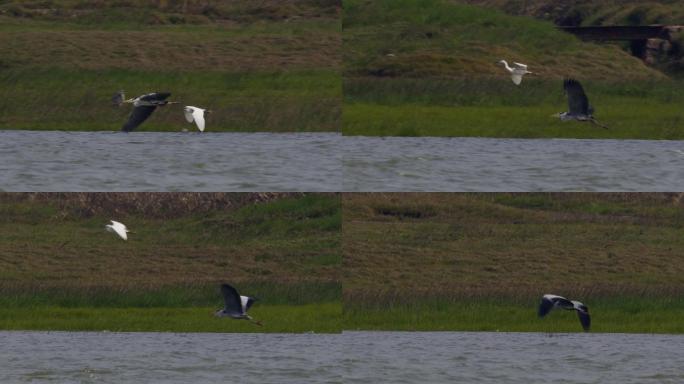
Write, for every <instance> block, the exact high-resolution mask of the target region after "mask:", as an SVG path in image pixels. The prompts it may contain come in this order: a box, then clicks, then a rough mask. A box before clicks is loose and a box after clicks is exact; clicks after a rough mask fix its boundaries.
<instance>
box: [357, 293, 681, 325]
mask: <svg viewBox="0 0 684 384" xmlns="http://www.w3.org/2000/svg"><path fill="white" fill-rule="evenodd" d="M540 297H541V296H540ZM537 300H538V299H537V298H530V299H529V300H527V301H525V302H515V301H511V300H498V301H497V300H492V299H483V300H457V299H452V300H448V301H447V300H444V301H443V302H439V301H438V300H433V302H429V301H430V300H429V299H428V302H429V303H427V304H416V305H401V304H400V305H396V306H384V305H379V306H378V307H370V308H364V307H359V306H354V305H353V304H352V305H347V304H345V308H344V327H345V329H353V330H383V331H384V330H393V331H496V332H582V328H581V326H580V324H579V321H578V319H577V315H576V314H575V312H574V311H563V310H556V311H552V312H551V313H550V314H549V315H548V316H547V317H546V318H544V319H539V318H537V307H536V306H537V305H538V301H537ZM583 303H584V304H586V305H587V306H588V307H589V311H590V313H591V316H592V327H591V331H592V332H620V333H622V332H625V333H684V324H683V323H682V321H681V319H682V316H684V301H682V300H681V299H663V298H656V299H654V298H640V297H618V298H599V299H592V298H590V297H589V298H586V299H583Z"/></svg>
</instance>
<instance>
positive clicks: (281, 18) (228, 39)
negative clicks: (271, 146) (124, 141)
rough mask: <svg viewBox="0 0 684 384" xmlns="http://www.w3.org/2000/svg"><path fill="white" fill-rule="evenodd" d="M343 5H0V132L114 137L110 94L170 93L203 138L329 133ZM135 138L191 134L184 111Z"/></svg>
mask: <svg viewBox="0 0 684 384" xmlns="http://www.w3.org/2000/svg"><path fill="white" fill-rule="evenodd" d="M339 14H340V5H339V4H338V3H335V2H330V1H306V0H302V1H285V2H276V1H259V2H251V1H235V2H219V1H213V2H212V1H185V2H184V1H154V2H152V1H149V2H130V1H120V2H116V1H114V2H102V1H71V2H70V1H59V2H57V1H54V2H51V1H47V2H46V1H39V2H38V1H35V2H31V1H28V2H7V1H5V2H2V3H0V128H5V129H64V130H118V129H119V128H120V127H121V125H122V124H123V121H125V119H126V116H127V114H128V112H129V109H128V108H112V107H111V105H110V101H109V100H110V97H111V95H112V94H113V93H114V92H116V91H117V90H119V89H124V90H125V91H127V96H138V95H141V94H144V93H147V92H153V91H162V92H163V91H169V92H172V99H176V100H179V101H181V103H183V104H186V105H188V104H189V105H197V106H203V107H206V108H209V109H211V110H212V111H214V114H212V115H211V116H210V118H209V119H208V122H207V127H208V128H207V129H208V130H209V131H212V130H218V131H336V130H338V129H339V115H340V107H339V104H340V99H341V85H340V76H339V68H340V59H341V55H340V49H341V48H340V47H341V34H340V16H339ZM171 110H173V111H174V112H168V113H157V114H155V115H154V116H153V117H152V118H150V120H149V122H147V123H145V124H144V125H143V126H142V127H140V130H170V131H179V130H181V129H183V128H192V127H190V126H188V125H187V123H186V122H185V121H184V119H183V117H182V110H181V109H179V108H175V109H173V108H171Z"/></svg>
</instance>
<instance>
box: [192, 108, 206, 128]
mask: <svg viewBox="0 0 684 384" xmlns="http://www.w3.org/2000/svg"><path fill="white" fill-rule="evenodd" d="M192 116H193V118H194V119H195V124H197V128H198V129H199V130H200V132H204V111H203V110H201V109H199V108H195V110H194V111H193V112H192Z"/></svg>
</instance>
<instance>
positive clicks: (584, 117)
mask: <svg viewBox="0 0 684 384" xmlns="http://www.w3.org/2000/svg"><path fill="white" fill-rule="evenodd" d="M563 90H564V91H565V95H566V96H567V98H568V111H567V112H561V113H559V114H558V115H556V116H558V117H560V119H561V121H568V120H575V121H589V122H591V123H592V124H594V125H598V126H599V127H601V128H606V129H607V128H608V127H607V126H605V125H603V124H601V123H599V122H598V121H597V120H596V119H595V118H594V116H593V114H594V108H593V107H592V106H591V104H589V98H588V97H587V94H586V93H584V88H582V84H580V82H579V81H577V80H575V79H565V80H564V81H563Z"/></svg>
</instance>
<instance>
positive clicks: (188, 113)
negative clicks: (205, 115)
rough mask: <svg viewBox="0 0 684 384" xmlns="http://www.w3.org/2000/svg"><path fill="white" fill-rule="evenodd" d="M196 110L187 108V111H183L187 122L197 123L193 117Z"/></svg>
mask: <svg viewBox="0 0 684 384" xmlns="http://www.w3.org/2000/svg"><path fill="white" fill-rule="evenodd" d="M194 110H195V109H194V108H193V107H185V109H183V112H184V113H185V120H187V121H188V123H192V122H193V121H195V118H194V117H193V116H192V113H193V112H194Z"/></svg>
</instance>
